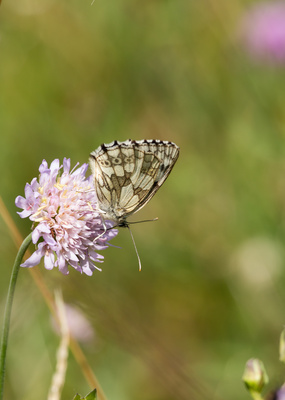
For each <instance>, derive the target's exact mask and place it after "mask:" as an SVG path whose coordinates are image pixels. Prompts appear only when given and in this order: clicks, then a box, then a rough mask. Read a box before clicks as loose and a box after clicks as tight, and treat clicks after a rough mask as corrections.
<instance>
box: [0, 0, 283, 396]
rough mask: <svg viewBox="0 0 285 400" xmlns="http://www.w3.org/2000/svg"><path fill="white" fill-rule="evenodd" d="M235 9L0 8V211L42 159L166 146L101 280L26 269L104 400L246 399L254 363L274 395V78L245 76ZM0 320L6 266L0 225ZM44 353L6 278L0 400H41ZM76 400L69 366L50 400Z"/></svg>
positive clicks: (23, 225) (154, 5) (258, 69)
mask: <svg viewBox="0 0 285 400" xmlns="http://www.w3.org/2000/svg"><path fill="white" fill-rule="evenodd" d="M250 3H252V2H248V1H237V0H232V1H230V2H229V1H227V0H221V1H219V2H217V1H213V0H202V1H185V0H184V1H180V0H164V1H162V0H147V1H144V2H142V1H136V0H116V1H102V0H95V1H94V2H93V4H91V1H90V0H89V1H87V0H85V1H75V0H70V1H67V0H62V1H54V0H41V1H38V2H33V1H32V0H23V1H21V2H18V1H16V0H10V1H7V2H6V1H4V3H3V4H2V6H1V32H0V49H1V50H0V54H1V56H0V132H1V134H0V163H1V164H0V165H1V171H2V173H1V195H2V197H3V199H4V201H5V203H6V205H7V207H8V209H9V211H10V213H11V215H12V216H13V219H14V220H15V222H16V224H17V226H18V228H19V229H20V231H21V233H22V234H23V236H26V235H27V234H28V233H29V232H30V229H31V223H30V221H29V220H21V219H20V218H19V217H18V216H17V214H16V211H17V209H16V207H15V205H14V201H15V197H16V196H17V195H23V194H24V186H25V183H26V182H30V181H31V180H32V178H33V177H35V176H37V175H38V167H39V165H40V163H41V161H42V160H43V159H46V160H47V161H48V162H49V163H50V162H51V161H52V160H53V159H55V158H59V159H60V160H62V159H63V157H69V158H71V161H72V164H73V165H74V164H75V163H76V162H80V163H83V162H87V160H88V156H89V153H90V152H91V151H92V150H94V149H96V148H97V147H98V146H99V145H100V144H101V143H104V142H105V143H109V142H111V141H112V140H114V139H116V140H126V139H128V138H132V139H137V140H138V139H144V138H146V139H152V138H154V139H161V140H171V141H174V142H175V143H177V144H178V145H179V146H180V148H181V153H180V158H179V160H178V162H177V164H176V166H175V168H174V170H173V172H172V174H171V175H170V177H169V179H168V180H167V182H166V184H165V185H164V186H163V188H162V189H161V190H160V191H159V192H158V194H157V195H156V196H155V197H154V198H153V200H152V201H151V202H150V203H149V204H148V205H147V206H146V207H145V208H144V209H143V210H142V211H140V212H139V214H137V215H136V216H135V217H134V218H133V220H140V219H145V218H154V217H159V221H158V222H155V223H149V224H141V225H136V226H134V227H133V234H134V236H135V240H136V243H137V247H138V250H139V253H140V257H141V260H142V272H140V273H139V272H138V262H137V258H136V254H135V251H134V248H133V244H132V242H131V239H130V236H129V233H128V232H127V230H120V232H119V235H118V236H117V237H116V238H115V239H114V240H113V241H112V243H113V244H115V245H117V246H120V247H122V248H121V249H118V248H110V249H108V250H106V251H104V252H102V253H101V254H103V255H104V256H105V262H104V264H102V268H103V271H102V272H95V273H94V275H93V276H92V277H87V276H83V275H80V274H78V273H77V272H76V271H74V270H72V269H70V274H69V275H68V276H63V275H61V274H60V273H59V272H58V270H53V271H46V270H44V267H43V265H40V267H37V268H40V269H41V272H42V273H43V275H44V279H45V282H46V283H47V285H48V287H49V288H50V290H52V291H53V290H54V289H55V288H58V287H61V288H62V290H63V295H64V298H65V300H66V301H67V302H68V303H70V304H73V305H77V306H78V307H79V309H81V310H83V311H84V312H85V313H86V316H87V318H88V319H89V321H90V322H91V323H92V325H93V327H94V329H95V339H94V340H93V342H92V343H89V344H85V345H83V350H84V352H85V354H86V356H87V358H88V361H89V362H90V365H91V366H92V368H93V370H94V373H95V374H96V376H97V378H98V379H99V381H100V383H101V385H102V387H103V389H104V391H105V393H106V395H107V397H108V399H110V400H112V399H116V400H127V399H135V400H171V399H178V400H180V399H181V400H186V399H195V400H196V399H198V400H199V399H217V400H218V399H228V398H230V399H231V400H240V399H245V398H249V396H248V394H247V393H246V391H245V389H244V386H243V383H242V382H241V376H242V373H243V369H244V365H245V362H246V361H247V360H248V359H249V358H250V357H253V356H254V357H259V358H261V359H262V360H263V361H264V363H265V365H266V368H267V372H268V374H269V376H270V377H271V382H270V385H271V386H270V387H271V388H272V389H274V388H275V387H277V386H278V385H280V384H281V383H282V382H283V379H284V367H283V366H282V365H281V364H280V362H279V361H278V342H279V335H280V333H281V330H282V327H283V324H284V320H285V294H284V284H285V272H284V261H285V259H284V250H283V243H284V239H285V226H284V213H285V176H284V175H285V146H284V140H285V113H284V105H285V73H284V71H285V66H284V67H283V68H282V66H278V67H274V66H269V65H264V64H261V63H258V62H253V61H252V60H250V59H249V57H248V56H247V54H246V53H245V52H244V51H243V49H242V48H241V47H240V46H239V42H238V40H237V36H238V34H237V32H238V26H239V21H240V18H241V17H242V15H243V12H244V11H245V10H246V8H247V7H248V5H249V4H250ZM0 229H1V244H0V246H1V254H2V263H1V280H0V290H1V319H2V315H3V312H4V304H5V298H6V293H7V288H8V282H9V278H10V272H11V268H12V264H13V261H14V258H15V255H16V249H15V246H14V244H13V242H12V239H11V237H10V235H9V232H8V230H7V227H6V226H5V224H4V223H3V222H2V220H1V224H0ZM58 343H59V338H58V337H57V336H56V334H55V333H54V331H53V329H52V326H51V324H50V316H49V311H48V309H47V306H46V304H45V303H44V301H43V299H42V296H41V294H40V293H39V291H38V289H37V288H36V287H35V285H34V282H33V281H32V279H31V276H30V274H29V272H28V271H27V270H24V269H21V270H20V274H19V280H18V284H17V288H16V297H15V302H14V307H13V316H12V325H11V334H10V342H9V348H8V360H7V368H8V370H7V375H6V387H5V391H6V399H7V400H19V399H21V400H39V399H44V398H46V394H47V391H48V388H49V385H50V381H51V376H52V373H53V372H54V368H55V353H56V349H57V346H58ZM88 391H89V387H88V385H87V383H86V381H85V380H84V378H83V376H82V373H81V371H80V369H79V367H78V365H77V364H76V362H75V361H74V359H73V356H72V355H70V358H69V367H68V371H67V379H66V383H65V386H64V390H63V395H62V399H64V400H69V399H72V398H73V396H74V395H75V393H76V392H79V393H81V394H82V395H83V394H86V393H88Z"/></svg>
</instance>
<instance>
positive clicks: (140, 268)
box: [127, 225, 142, 271]
mask: <svg viewBox="0 0 285 400" xmlns="http://www.w3.org/2000/svg"><path fill="white" fill-rule="evenodd" d="M127 227H128V230H129V232H130V235H131V238H132V241H133V244H134V247H135V251H136V253H137V258H138V262H139V271H141V270H142V264H141V259H140V256H139V252H138V249H137V246H136V243H135V239H134V237H133V234H132V231H131V228H130V227H129V225H127Z"/></svg>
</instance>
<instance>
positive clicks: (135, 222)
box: [128, 217, 158, 225]
mask: <svg viewBox="0 0 285 400" xmlns="http://www.w3.org/2000/svg"><path fill="white" fill-rule="evenodd" d="M157 220H158V217H156V218H153V219H144V220H143V221H133V222H129V221H128V225H130V224H140V223H142V222H153V221H157Z"/></svg>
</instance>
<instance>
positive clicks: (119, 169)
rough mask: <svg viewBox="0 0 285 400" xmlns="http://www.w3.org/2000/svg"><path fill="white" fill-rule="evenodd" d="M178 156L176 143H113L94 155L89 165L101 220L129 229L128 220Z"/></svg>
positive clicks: (148, 141) (152, 141)
mask: <svg viewBox="0 0 285 400" xmlns="http://www.w3.org/2000/svg"><path fill="white" fill-rule="evenodd" d="M178 156H179V147H178V146H177V145H176V144H175V143H172V142H168V141H161V140H130V139H129V140H126V141H125V142H118V141H116V140H115V141H114V142H112V143H109V144H102V145H101V146H99V147H98V149H97V150H95V151H93V152H92V153H91V154H90V158H89V164H90V167H91V171H92V174H93V177H94V187H95V191H96V195H97V199H98V206H99V211H100V212H101V213H102V217H103V219H105V220H111V221H114V222H115V223H116V226H123V227H129V222H128V221H127V218H128V217H129V216H130V215H132V214H134V213H136V212H137V211H138V210H140V209H141V208H142V207H143V206H144V205H145V204H147V203H148V202H149V201H150V199H151V198H152V197H153V196H154V195H155V193H156V192H157V191H158V189H159V188H160V186H161V185H162V184H163V183H164V181H165V180H166V178H167V177H168V175H169V174H170V172H171V170H172V168H173V166H174V164H175V163H176V161H177V158H178ZM136 251H137V250H136Z"/></svg>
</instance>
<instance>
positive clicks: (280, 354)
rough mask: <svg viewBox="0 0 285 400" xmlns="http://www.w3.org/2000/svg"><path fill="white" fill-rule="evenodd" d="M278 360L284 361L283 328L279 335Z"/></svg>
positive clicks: (284, 332) (284, 333)
mask: <svg viewBox="0 0 285 400" xmlns="http://www.w3.org/2000/svg"><path fill="white" fill-rule="evenodd" d="M279 360H280V361H282V362H284V363H285V329H283V331H282V333H281V335H280V343H279Z"/></svg>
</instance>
